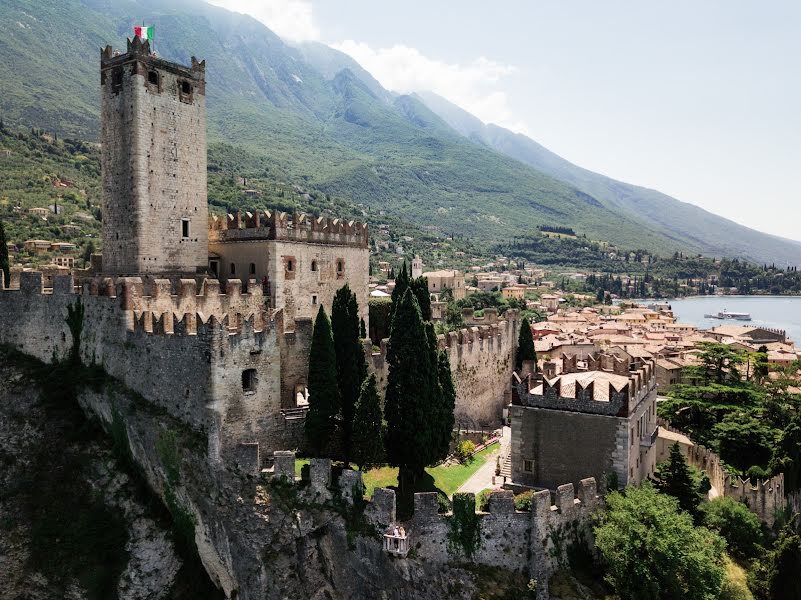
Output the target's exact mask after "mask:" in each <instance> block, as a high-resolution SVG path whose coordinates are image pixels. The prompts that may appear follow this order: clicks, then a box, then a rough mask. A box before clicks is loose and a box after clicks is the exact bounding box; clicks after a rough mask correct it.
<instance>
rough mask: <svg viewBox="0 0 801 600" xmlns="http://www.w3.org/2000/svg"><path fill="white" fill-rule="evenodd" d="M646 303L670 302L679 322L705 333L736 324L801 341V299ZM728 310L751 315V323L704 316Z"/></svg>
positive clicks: (714, 298) (727, 298)
mask: <svg viewBox="0 0 801 600" xmlns="http://www.w3.org/2000/svg"><path fill="white" fill-rule="evenodd" d="M642 302H644V303H650V302H668V303H669V304H670V306H671V307H672V308H673V314H674V315H675V317H676V320H677V321H678V322H681V323H688V324H691V325H695V326H697V327H699V328H702V329H710V328H712V327H716V326H718V325H721V324H723V323H736V324H738V325H752V326H758V327H768V328H772V329H783V330H784V331H786V332H787V336H788V337H789V338H790V339H792V340H793V341H798V340H801V296H692V297H687V298H678V299H671V300H644V301H642ZM724 309H726V310H728V311H730V312H747V313H750V314H751V320H750V321H721V320H720V319H708V318H706V317H705V316H704V315H705V314H710V313H717V312H718V311H722V310H724Z"/></svg>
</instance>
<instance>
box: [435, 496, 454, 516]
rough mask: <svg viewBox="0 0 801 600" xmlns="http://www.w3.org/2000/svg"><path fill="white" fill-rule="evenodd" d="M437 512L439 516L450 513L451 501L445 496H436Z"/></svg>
mask: <svg viewBox="0 0 801 600" xmlns="http://www.w3.org/2000/svg"><path fill="white" fill-rule="evenodd" d="M437 512H438V513H439V514H441V515H444V514H446V513H449V512H451V501H450V500H448V497H447V496H446V495H445V494H437Z"/></svg>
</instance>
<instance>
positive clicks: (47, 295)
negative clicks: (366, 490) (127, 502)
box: [0, 38, 599, 600]
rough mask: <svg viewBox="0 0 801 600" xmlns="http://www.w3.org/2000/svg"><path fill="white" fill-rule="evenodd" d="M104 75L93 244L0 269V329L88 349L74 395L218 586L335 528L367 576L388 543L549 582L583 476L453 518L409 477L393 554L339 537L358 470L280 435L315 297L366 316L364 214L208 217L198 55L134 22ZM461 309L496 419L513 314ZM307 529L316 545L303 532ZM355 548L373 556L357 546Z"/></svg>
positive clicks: (374, 504) (575, 538)
mask: <svg viewBox="0 0 801 600" xmlns="http://www.w3.org/2000/svg"><path fill="white" fill-rule="evenodd" d="M101 85H102V93H101V96H102V103H103V104H102V118H103V128H102V143H103V158H102V170H103V173H102V177H103V255H102V257H101V256H94V257H93V261H92V269H91V270H90V272H89V273H82V274H80V275H81V276H80V277H78V278H76V275H78V272H75V273H74V274H68V275H55V276H53V277H52V279H50V280H47V279H46V278H45V277H44V276H43V274H42V273H39V272H22V273H21V274H20V278H19V285H18V286H14V287H12V286H11V285H10V282H9V284H8V285H7V282H5V281H4V280H3V276H2V272H0V343H2V344H4V345H7V346H11V347H14V348H16V349H18V350H19V351H21V352H22V353H24V354H27V355H30V356H33V357H36V358H38V359H39V360H41V361H43V362H51V361H53V360H60V359H64V358H66V357H68V356H70V354H71V353H72V352H74V351H75V350H77V351H78V353H79V356H78V358H79V359H80V362H81V363H82V364H83V365H87V366H88V365H98V366H101V367H102V370H103V371H104V372H105V374H106V375H107V376H108V377H107V378H104V385H103V386H101V387H100V389H94V388H91V387H89V386H87V387H85V388H84V389H82V390H81V392H80V394H79V397H78V401H79V403H80V404H81V406H82V407H83V408H84V409H85V410H86V411H87V412H88V413H90V414H91V415H92V416H93V417H96V418H97V419H98V420H99V422H100V423H101V424H102V425H103V426H104V427H105V428H106V429H107V430H108V431H109V432H110V433H111V434H112V435H113V436H114V438H115V442H119V443H123V444H124V446H125V451H126V452H128V453H129V455H130V456H131V457H132V459H133V460H134V461H135V463H136V464H137V466H138V467H139V468H140V470H141V475H142V476H143V477H144V478H145V480H146V481H147V482H148V485H149V486H150V487H151V489H153V490H154V492H155V493H156V494H158V495H160V496H161V497H162V498H163V499H165V503H166V505H167V507H168V509H169V510H170V512H172V513H173V516H174V517H175V516H176V515H180V516H182V518H184V522H190V523H192V524H193V525H192V531H193V532H194V542H195V544H196V546H197V548H198V556H199V558H200V560H201V561H202V563H203V565H204V568H205V569H206V571H207V572H208V573H209V575H210V577H211V578H212V580H213V581H214V582H215V584H216V585H217V586H218V587H219V588H220V589H221V590H223V591H224V592H225V594H226V596H227V597H239V598H242V599H243V600H251V599H255V598H265V597H292V596H291V594H297V593H298V587H297V585H298V583H297V581H296V580H295V579H293V578H288V577H284V573H285V569H281V568H276V569H267V568H265V564H266V562H267V559H266V558H264V557H266V556H270V557H272V558H271V559H270V561H272V562H270V563H269V564H270V565H271V566H274V565H275V564H279V565H280V564H282V563H281V562H280V561H281V560H286V558H287V556H289V557H292V558H293V562H292V564H293V565H294V564H297V563H299V562H302V561H303V560H307V559H308V557H309V556H310V555H311V554H310V553H316V554H320V555H322V553H323V552H325V548H326V547H327V546H328V545H332V548H333V549H334V550H335V551H336V552H334V553H333V554H331V555H330V556H331V557H332V558H333V559H336V560H338V561H340V562H339V563H338V564H340V565H341V566H343V567H344V566H345V565H347V568H339V569H337V571H338V572H341V573H348V572H350V570H351V569H358V570H360V572H361V573H366V572H367V568H368V567H369V569H370V573H371V579H370V581H371V582H372V585H373V587H374V588H381V587H382V586H384V585H385V580H384V578H383V576H378V577H376V576H375V571H374V569H375V568H377V569H379V572H380V573H381V574H382V575H390V576H392V577H395V581H396V582H403V581H405V579H404V578H405V577H406V575H405V573H406V572H407V567H406V566H404V564H402V563H396V562H395V561H389V559H388V555H390V554H391V555H393V556H407V555H409V556H408V558H410V559H412V558H413V557H412V556H411V555H410V553H411V551H412V550H413V551H414V552H415V553H417V554H418V556H419V558H420V560H419V561H417V562H416V565H417V566H416V567H415V568H418V569H420V573H423V572H424V571H426V570H427V569H430V571H431V574H430V575H426V577H429V579H428V580H425V579H423V581H429V582H435V583H436V582H438V581H440V579H439V573H438V571H439V570H441V569H446V568H450V567H451V565H452V561H453V560H460V561H461V560H465V559H466V560H469V561H471V562H475V563H478V564H484V565H489V566H492V567H499V568H504V569H507V570H510V571H514V572H516V573H518V574H526V575H528V576H529V577H531V578H533V579H534V580H537V581H539V584H538V586H537V597H538V598H547V581H548V575H549V574H550V573H551V572H553V570H554V569H556V568H557V566H558V565H559V564H561V563H562V562H564V560H566V553H567V551H568V550H569V547H568V546H566V544H565V542H566V541H567V540H572V542H575V543H578V542H579V541H580V540H581V539H584V538H586V537H587V536H589V535H590V533H589V527H590V524H591V522H592V521H591V513H592V512H593V511H594V510H595V508H596V507H597V505H598V502H599V499H598V497H597V495H596V484H595V480H593V479H583V480H582V481H580V482H578V483H577V485H576V486H575V487H574V485H573V484H572V483H569V484H566V485H562V486H559V487H558V488H556V492H555V496H554V501H555V502H552V496H551V493H550V492H548V491H547V490H543V491H541V492H538V493H537V494H535V495H534V497H533V500H532V509H531V510H530V511H525V512H521V511H516V510H515V506H514V502H513V497H512V495H511V492H501V493H498V494H495V495H493V496H492V498H491V500H490V505H489V513H488V514H479V515H476V514H474V513H473V511H472V509H471V510H469V511H468V512H469V513H470V514H468V515H461V516H460V517H457V516H456V515H442V514H439V512H438V503H437V497H436V494H430V493H423V494H417V495H416V496H415V499H414V504H415V514H414V517H413V518H412V519H411V521H409V522H407V523H406V526H407V527H408V531H409V533H410V535H411V536H412V537H411V538H404V539H405V540H406V542H408V541H409V539H411V540H412V541H413V544H414V546H413V547H407V548H406V549H405V553H403V552H400V549H399V548H393V547H392V546H389V547H388V546H387V543H388V542H389V543H392V542H393V541H395V540H396V538H393V537H392V536H390V538H387V536H384V548H383V549H384V550H385V551H386V552H384V553H379V552H377V551H378V550H380V549H381V545H380V543H379V541H378V540H377V539H375V536H371V535H364V536H363V537H362V538H360V540H359V542H358V546H357V547H358V548H360V550H359V551H358V553H345V552H339V549H340V548H341V547H343V546H342V544H344V543H346V541H345V540H347V538H346V537H345V536H344V532H343V531H341V529H342V527H344V526H345V525H343V519H342V518H341V514H342V511H343V510H344V511H346V512H348V513H349V512H350V510H351V509H347V508H343V507H342V505H341V502H342V501H344V502H345V503H346V504H350V505H354V504H356V498H357V496H358V494H357V493H355V492H357V491H358V490H359V489H361V480H360V479H361V473H360V472H357V471H350V470H347V469H345V470H342V472H341V473H337V474H332V470H331V464H330V461H328V460H325V459H312V461H311V464H310V469H309V471H310V480H309V481H308V482H306V481H296V479H295V476H294V474H295V458H294V453H293V452H291V451H287V450H286V449H289V448H298V447H301V446H302V443H303V442H302V440H303V424H304V419H305V410H306V407H305V406H304V402H303V401H304V400H305V389H306V384H307V382H306V374H307V372H308V357H309V344H310V341H311V333H312V317H313V316H314V314H315V313H316V312H317V310H318V307H319V305H322V306H324V307H326V309H328V310H329V311H330V308H331V302H332V300H333V296H334V294H335V293H336V290H337V289H339V288H340V287H341V286H342V285H344V284H345V283H347V284H348V285H350V287H351V288H352V289H353V290H354V291H355V292H356V294H357V297H358V298H360V300H361V301H360V307H361V311H362V313H361V317H362V318H363V319H364V320H365V324H367V323H366V322H367V320H368V317H369V315H368V312H367V308H368V306H367V298H368V292H367V289H368V285H367V282H368V272H369V267H368V260H369V250H368V229H367V226H366V225H364V224H362V223H357V222H345V221H341V220H337V219H326V218H317V217H311V216H308V215H301V214H295V215H288V214H285V213H281V212H276V211H252V212H248V213H241V214H233V215H225V216H212V217H211V218H209V215H208V209H207V203H206V201H207V196H206V137H205V63H204V62H200V61H197V60H196V59H195V58H192V62H191V65H190V66H189V67H186V66H182V65H178V64H175V63H171V62H167V61H164V60H161V59H159V58H157V57H156V56H155V55H153V53H151V51H150V47H149V44H148V42H147V41H144V42H143V41H141V40H139V39H138V38H134V39H133V40H132V41H129V42H128V46H127V49H126V52H125V53H124V54H120V53H115V52H113V50H112V49H111V48H110V47H106V48H105V49H103V50H102V51H101ZM415 268H417V269H418V270H419V269H420V268H421V265H419V264H417V265H415ZM464 318H465V327H464V328H463V329H461V330H460V331H456V332H451V333H449V334H447V335H440V336H439V337H438V344H439V347H440V348H441V349H443V350H446V351H447V353H448V356H449V358H450V362H451V368H452V370H453V372H454V382H455V385H456V392H457V398H456V406H455V413H456V419H457V422H458V423H460V426H465V427H468V428H470V427H474V426H477V425H480V426H484V425H490V426H494V425H497V424H498V423H499V422H500V420H501V415H502V413H503V409H504V407H505V406H506V405H507V404H508V403H509V401H510V399H511V396H512V388H511V385H510V380H511V374H512V370H513V367H514V362H515V361H514V357H515V346H516V340H517V337H518V332H519V327H520V324H519V315H518V313H517V311H514V310H510V311H508V312H507V313H506V315H505V316H504V318H503V319H501V318H499V317H498V315H497V313H496V312H495V311H494V310H493V309H487V310H485V311H484V315H483V316H482V317H476V316H475V315H474V314H472V312H470V311H467V312H466V313H465V314H464ZM364 351H365V355H366V358H367V362H368V366H369V368H370V370H371V371H372V372H373V373H376V374H377V376H378V379H379V381H380V382H381V383H382V384H385V382H386V374H387V364H386V340H384V341H382V343H381V345H380V347H379V348H373V346H372V344H371V343H370V341H369V340H365V342H364ZM120 440H121V441H120ZM167 443H169V444H171V446H170V447H171V448H172V452H167V453H165V451H164V447H165V444H167ZM176 457H180V458H176ZM170 461H172V462H170ZM270 467H271V468H270ZM286 480H288V481H286ZM276 482H277V483H276ZM287 484H288V485H289V486H290V487H289V489H287V488H281V487H280V486H281V485H284V486H286V485H287ZM265 486H267V487H266V488H265ZM269 486H273V487H269ZM275 486H278V487H275ZM281 489H283V490H284V491H283V494H284V498H283V501H282V500H281V493H282V492H281V491H280V490H281ZM576 490H577V496H578V497H576ZM265 498H269V502H268V501H266V500H265ZM359 501H361V498H359ZM270 502H274V503H275V504H274V505H273V504H270ZM282 502H285V503H287V504H288V505H287V506H283V504H282ZM468 505H473V502H472V499H468ZM363 514H364V515H365V517H366V519H367V520H368V521H369V523H370V524H371V526H373V527H374V528H375V527H377V528H386V527H390V526H393V525H396V524H397V523H396V518H397V516H396V514H395V495H394V491H393V490H390V489H378V490H376V491H375V493H374V497H373V500H372V501H371V502H369V503H367V505H366V507H365V508H364V511H363ZM176 518H177V517H176ZM461 518H466V519H469V520H475V523H476V529H475V531H476V532H477V533H480V539H479V540H475V548H473V549H472V550H471V551H468V549H467V548H465V547H460V546H459V544H454V541H453V540H454V535H453V531H454V528H455V526H458V525H459V519H461ZM323 537H324V538H326V539H327V540H329V542H328V543H327V544H322V545H317V542H313V543H310V540H318V541H319V540H320V539H321V538H323ZM332 540H333V541H332ZM457 541H458V540H457ZM347 543H349V542H347ZM291 551H294V552H295V553H296V554H297V558H295V555H293V554H291ZM281 553H283V558H277V557H278V556H279V554H281ZM365 553H372V555H371V556H372V558H371V560H370V561H367V562H366V563H364V564H362V562H361V560H360V559H359V558H358V557H359V556H367V554H365ZM290 570H291V569H290ZM310 571H311V570H310ZM292 575H294V573H292ZM365 577H366V575H365ZM418 577H421V575H418ZM366 580H367V579H361V580H360V581H361V583H360V585H362V584H363V582H364V581H366ZM310 581H311V580H310ZM340 583H343V582H340ZM326 585H327V584H326ZM343 585H348V583H347V582H344V583H343ZM405 585H407V586H410V587H411V586H413V585H414V582H408V581H407V582H406V584H405ZM270 594H272V595H270ZM347 597H359V596H358V595H355V594H348V595H347ZM363 597H364V596H363Z"/></svg>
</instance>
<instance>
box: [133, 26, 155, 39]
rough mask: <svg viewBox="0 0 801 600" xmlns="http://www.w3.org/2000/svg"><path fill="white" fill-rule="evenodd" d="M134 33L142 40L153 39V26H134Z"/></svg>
mask: <svg viewBox="0 0 801 600" xmlns="http://www.w3.org/2000/svg"><path fill="white" fill-rule="evenodd" d="M134 34H135V35H136V36H137V37H138V38H139V39H140V40H142V41H145V40H152V39H153V26H152V25H150V26H149V27H145V26H144V25H143V26H142V27H134Z"/></svg>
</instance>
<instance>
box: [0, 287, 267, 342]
mask: <svg viewBox="0 0 801 600" xmlns="http://www.w3.org/2000/svg"><path fill="white" fill-rule="evenodd" d="M0 291H2V292H3V293H10V294H12V295H13V294H15V293H18V294H20V295H22V296H23V297H32V296H39V295H43V296H48V295H55V296H62V295H70V294H75V295H81V296H84V297H102V298H108V299H110V300H113V301H115V302H118V303H119V307H120V308H121V309H122V310H123V311H131V312H132V314H131V315H130V319H129V323H128V329H129V330H135V329H137V327H136V323H137V322H144V323H147V326H146V328H145V329H142V330H143V331H148V332H157V331H160V330H161V329H160V328H159V327H158V326H156V329H155V330H154V329H152V328H151V326H150V324H151V323H157V322H162V323H163V324H164V326H163V330H162V331H163V332H169V333H172V332H173V331H176V330H177V331H184V330H185V331H186V332H187V333H188V334H192V333H195V332H196V324H197V323H200V324H201V325H204V324H207V323H209V322H210V320H211V319H214V320H215V321H216V322H220V323H222V322H223V321H225V323H226V326H227V327H228V328H229V329H231V330H237V331H238V330H240V329H241V327H242V325H243V324H244V323H245V322H246V321H248V320H251V321H252V325H253V327H254V328H255V330H256V331H261V330H262V329H263V328H264V326H265V323H266V321H267V315H266V309H265V300H264V294H263V292H262V287H261V285H259V284H258V283H257V282H256V281H255V280H254V279H251V280H249V281H248V282H247V288H246V290H245V291H243V290H242V281H241V280H239V279H229V280H228V281H226V282H225V283H224V284H221V283H220V282H219V281H218V280H216V279H204V280H201V282H200V285H198V282H197V281H196V280H194V279H179V280H174V281H171V280H169V279H152V278H146V279H144V280H143V279H142V278H141V277H116V278H115V277H95V278H92V279H85V280H83V281H82V282H81V284H80V285H76V283H75V281H74V279H73V277H72V276H71V275H56V276H54V277H53V287H52V288H46V287H44V278H43V275H42V273H41V272H38V271H24V272H22V273H20V283H19V288H17V289H7V288H0ZM145 315H147V316H145ZM143 317H144V321H143ZM183 321H185V322H186V327H183V326H179V327H177V329H176V328H175V327H174V325H173V324H174V323H175V324H178V323H179V322H183Z"/></svg>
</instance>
